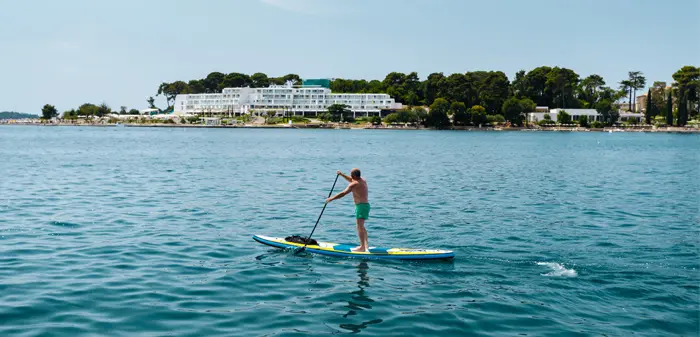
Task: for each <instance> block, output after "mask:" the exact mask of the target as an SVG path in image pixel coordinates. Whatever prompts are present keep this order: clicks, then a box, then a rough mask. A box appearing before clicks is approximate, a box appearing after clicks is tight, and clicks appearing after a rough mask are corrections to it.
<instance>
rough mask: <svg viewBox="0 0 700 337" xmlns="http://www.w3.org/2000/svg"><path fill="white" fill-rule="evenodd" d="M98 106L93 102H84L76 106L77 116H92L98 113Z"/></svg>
mask: <svg viewBox="0 0 700 337" xmlns="http://www.w3.org/2000/svg"><path fill="white" fill-rule="evenodd" d="M98 110H99V107H98V106H97V105H94V104H90V103H85V104H83V105H81V106H80V107H78V116H85V117H92V116H96V115H97V113H98Z"/></svg>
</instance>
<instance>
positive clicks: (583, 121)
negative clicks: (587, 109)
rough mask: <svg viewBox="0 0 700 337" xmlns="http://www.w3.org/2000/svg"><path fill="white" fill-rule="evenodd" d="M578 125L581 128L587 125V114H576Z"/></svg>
mask: <svg viewBox="0 0 700 337" xmlns="http://www.w3.org/2000/svg"><path fill="white" fill-rule="evenodd" d="M578 125H580V126H581V127H582V128H587V127H588V116H586V115H581V116H578Z"/></svg>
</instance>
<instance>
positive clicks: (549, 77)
mask: <svg viewBox="0 0 700 337" xmlns="http://www.w3.org/2000/svg"><path fill="white" fill-rule="evenodd" d="M673 79H674V83H673V86H672V87H671V88H666V85H665V83H664V82H654V86H653V87H652V88H651V89H650V90H649V95H648V97H650V98H651V99H650V100H649V101H650V102H651V103H649V104H647V107H643V108H642V109H640V110H644V111H645V117H647V118H646V119H647V122H651V121H652V120H654V117H655V116H658V115H661V116H669V115H671V114H672V115H673V116H674V118H673V122H675V125H685V124H686V123H687V121H688V118H693V117H696V116H697V115H698V103H699V102H698V96H700V94H699V91H700V84H698V83H699V82H700V68H699V67H694V66H685V67H682V68H681V69H679V70H678V71H676V72H675V73H674V74H673ZM288 81H291V82H293V83H296V84H300V83H301V82H302V79H301V78H300V77H299V75H296V74H287V75H284V76H282V77H268V76H267V75H266V74H264V73H255V74H253V75H246V74H242V73H229V74H224V73H220V72H213V73H210V74H209V75H207V76H206V77H205V78H203V79H194V80H188V81H184V80H181V81H175V82H172V83H161V84H160V86H159V87H158V90H157V93H156V96H159V95H162V96H164V97H165V99H166V103H167V105H168V106H167V107H166V108H165V109H163V110H164V111H168V110H171V109H172V104H173V103H174V101H175V97H176V96H177V95H178V94H194V93H218V92H221V90H222V89H223V88H227V87H246V86H249V87H266V86H269V85H270V84H284V83H286V82H288ZM646 83H647V79H646V78H645V76H644V74H643V73H642V72H641V71H630V72H629V73H628V78H627V79H625V80H623V81H621V82H620V83H618V84H614V83H610V84H609V83H607V82H606V81H605V80H604V79H603V77H602V76H600V75H596V74H592V75H589V76H587V77H584V78H581V76H580V75H579V74H577V73H576V72H575V71H574V70H572V69H568V68H562V67H549V66H541V67H537V68H534V69H532V70H530V71H525V70H521V71H519V72H517V73H516V74H515V78H514V79H512V81H511V80H509V79H508V77H507V76H506V74H505V73H503V72H502V71H470V72H466V73H455V74H449V75H445V74H443V73H432V74H429V75H428V76H427V78H426V79H425V80H420V78H419V76H418V74H417V73H416V72H411V73H408V74H405V73H400V72H391V73H389V74H387V75H386V76H385V77H384V79H383V80H381V81H380V80H369V81H368V80H364V79H362V80H353V79H342V78H336V79H333V80H331V81H330V89H331V90H332V91H333V92H336V93H387V94H389V95H391V97H393V98H394V99H395V100H396V102H399V103H403V104H404V105H406V106H408V108H407V109H406V111H405V112H403V113H402V114H401V117H400V118H399V115H389V116H387V117H385V121H387V119H388V122H389V123H391V122H394V121H404V120H406V122H405V123H422V124H425V125H426V126H431V127H435V128H446V127H449V126H452V125H454V126H461V125H479V124H485V123H490V122H496V123H498V122H499V121H501V119H503V120H504V121H505V122H508V123H510V124H512V125H523V124H525V118H524V114H525V113H528V112H533V111H535V108H536V107H537V106H543V107H548V108H564V109H581V108H588V109H596V110H597V111H598V112H599V113H600V114H601V115H603V117H604V119H605V123H607V124H612V123H615V122H617V120H618V118H619V116H618V113H617V111H618V104H616V102H618V101H620V100H623V99H627V100H628V103H627V109H628V110H630V111H635V110H636V109H635V108H636V107H635V104H636V94H637V90H641V89H643V88H645V87H646ZM668 94H670V95H671V96H672V99H673V101H672V103H673V104H672V109H673V111H671V110H669V108H668V106H667V105H666V104H665V101H666V96H667V95H668ZM655 97H656V98H655ZM654 102H656V103H654ZM148 103H149V105H150V106H151V107H152V108H155V105H154V104H153V103H154V99H153V97H150V98H149V100H148ZM416 106H424V107H429V109H428V110H429V113H428V114H427V115H426V116H425V118H422V119H420V118H417V117H416V116H415V111H414V110H413V107H416ZM331 108H332V109H337V108H338V107H331ZM334 111H335V110H334ZM334 111H331V109H329V112H328V114H323V115H322V116H319V117H320V119H322V120H326V121H340V120H341V119H342V118H343V116H346V115H347V112H345V113H337V111H336V112H334ZM412 112H413V113H412ZM408 116H410V118H409V117H408ZM497 116H500V117H497ZM563 118H564V119H565V120H566V117H563ZM342 120H344V121H347V119H342ZM570 122H578V120H577V121H570ZM671 124H673V123H670V124H669V125H671Z"/></svg>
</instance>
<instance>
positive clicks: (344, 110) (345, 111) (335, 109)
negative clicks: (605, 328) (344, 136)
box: [328, 104, 352, 122]
mask: <svg viewBox="0 0 700 337" xmlns="http://www.w3.org/2000/svg"><path fill="white" fill-rule="evenodd" d="M328 113H329V114H331V116H332V121H334V122H337V121H341V120H345V119H346V118H347V116H348V115H349V114H351V113H352V110H350V107H349V106H347V105H345V104H333V105H331V106H329V107H328Z"/></svg>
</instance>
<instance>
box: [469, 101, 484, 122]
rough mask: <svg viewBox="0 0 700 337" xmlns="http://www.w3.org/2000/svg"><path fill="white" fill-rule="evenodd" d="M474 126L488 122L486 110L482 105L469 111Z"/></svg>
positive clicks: (475, 106)
mask: <svg viewBox="0 0 700 337" xmlns="http://www.w3.org/2000/svg"><path fill="white" fill-rule="evenodd" d="M469 112H470V114H471V117H472V124H473V125H480V124H484V123H486V122H487V117H486V108H484V107H483V106H481V105H474V106H472V107H471V108H470V109H469Z"/></svg>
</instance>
